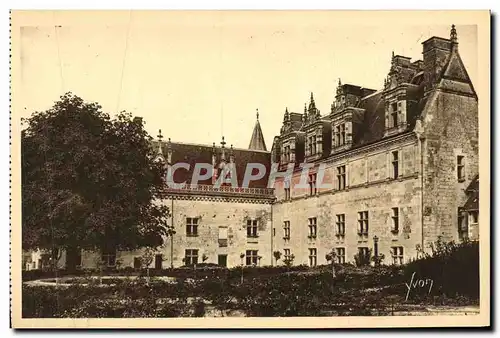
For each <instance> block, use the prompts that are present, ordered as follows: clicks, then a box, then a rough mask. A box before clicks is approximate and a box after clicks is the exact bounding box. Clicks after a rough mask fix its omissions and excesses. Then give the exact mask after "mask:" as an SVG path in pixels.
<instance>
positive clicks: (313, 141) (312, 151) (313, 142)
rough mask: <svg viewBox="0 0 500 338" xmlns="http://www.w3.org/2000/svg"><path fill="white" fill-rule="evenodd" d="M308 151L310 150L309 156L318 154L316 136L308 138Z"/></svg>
mask: <svg viewBox="0 0 500 338" xmlns="http://www.w3.org/2000/svg"><path fill="white" fill-rule="evenodd" d="M308 144H309V146H308V150H309V155H310V156H311V155H316V153H317V147H316V135H312V136H309V138H308Z"/></svg>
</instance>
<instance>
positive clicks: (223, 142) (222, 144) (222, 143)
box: [220, 136, 226, 148]
mask: <svg viewBox="0 0 500 338" xmlns="http://www.w3.org/2000/svg"><path fill="white" fill-rule="evenodd" d="M220 144H221V146H222V148H224V146H225V145H226V141H224V136H222V141H221V142H220Z"/></svg>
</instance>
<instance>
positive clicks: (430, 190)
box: [423, 91, 479, 248]
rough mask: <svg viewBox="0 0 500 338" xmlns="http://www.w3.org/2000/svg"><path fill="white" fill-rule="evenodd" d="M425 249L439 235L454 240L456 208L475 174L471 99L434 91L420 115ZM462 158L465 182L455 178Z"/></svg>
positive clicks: (474, 122) (475, 130) (475, 127)
mask: <svg viewBox="0 0 500 338" xmlns="http://www.w3.org/2000/svg"><path fill="white" fill-rule="evenodd" d="M423 126H424V136H425V141H424V189H425V190H424V236H425V239H426V243H425V247H426V248H427V247H428V246H429V244H430V242H434V241H436V240H437V239H438V237H439V236H441V238H442V239H443V240H444V241H451V240H455V241H457V240H458V219H457V218H458V207H460V206H462V205H463V204H464V203H465V201H466V199H467V195H466V194H465V189H466V188H467V186H468V185H469V184H470V182H471V181H472V179H473V178H474V176H475V175H477V174H478V172H479V166H478V164H479V157H478V111H477V100H476V99H475V98H474V97H470V96H464V95H458V94H455V93H445V92H440V91H435V92H433V93H432V94H430V96H429V99H428V101H427V107H426V109H425V115H424V124H423ZM458 155H461V156H464V158H465V179H464V180H463V181H459V180H458V179H457V156H458Z"/></svg>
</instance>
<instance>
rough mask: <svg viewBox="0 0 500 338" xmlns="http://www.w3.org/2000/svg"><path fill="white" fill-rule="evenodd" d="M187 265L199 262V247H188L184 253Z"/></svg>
mask: <svg viewBox="0 0 500 338" xmlns="http://www.w3.org/2000/svg"><path fill="white" fill-rule="evenodd" d="M184 264H185V265H195V264H198V249H186V251H185V255H184Z"/></svg>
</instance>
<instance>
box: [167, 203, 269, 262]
mask: <svg viewBox="0 0 500 338" xmlns="http://www.w3.org/2000/svg"><path fill="white" fill-rule="evenodd" d="M164 202H165V203H166V205H167V206H168V207H169V208H170V209H171V212H172V213H173V224H174V227H175V231H176V234H175V235H174V236H173V237H172V238H171V239H170V238H169V239H167V241H166V245H165V246H164V248H162V249H161V253H162V254H163V256H164V259H165V260H164V262H163V267H164V268H166V267H170V266H171V265H173V266H174V267H179V266H182V265H184V263H183V261H182V259H183V258H184V255H185V250H186V249H198V250H199V251H198V252H199V259H198V261H199V262H200V263H201V261H202V260H201V256H202V255H203V254H205V255H206V256H207V257H208V259H207V261H206V262H205V263H215V264H217V262H218V255H227V266H228V267H234V266H238V265H240V264H241V258H240V254H241V253H245V252H246V250H258V255H259V256H261V257H262V259H261V261H260V265H270V264H271V257H272V248H271V234H272V224H271V205H270V204H262V203H250V202H246V203H244V202H234V201H214V200H212V199H209V198H207V199H204V200H199V199H197V200H194V199H188V200H178V199H176V200H174V201H173V204H172V200H171V199H168V200H165V201H164ZM172 205H173V207H172ZM187 217H198V218H199V225H198V236H197V237H188V236H187V235H186V218H187ZM248 219H252V220H253V219H255V220H258V237H257V238H247V229H246V225H247V220H248ZM219 227H227V247H219ZM172 244H173V250H172Z"/></svg>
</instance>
